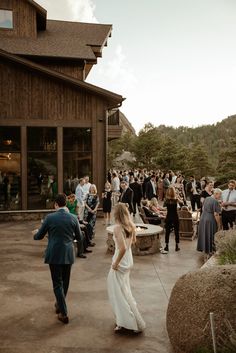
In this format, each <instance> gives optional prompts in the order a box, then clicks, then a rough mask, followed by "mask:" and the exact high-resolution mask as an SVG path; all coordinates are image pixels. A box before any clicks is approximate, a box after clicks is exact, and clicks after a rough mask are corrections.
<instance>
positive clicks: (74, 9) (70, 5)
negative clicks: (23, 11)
mask: <svg viewBox="0 0 236 353" xmlns="http://www.w3.org/2000/svg"><path fill="white" fill-rule="evenodd" d="M37 2H38V3H39V5H41V6H42V7H44V8H45V9H46V10H47V12H48V18H50V19H55V20H65V21H80V22H93V23H94V22H95V23H97V22H98V20H97V19H96V17H95V15H94V11H95V4H94V3H93V1H92V0H37Z"/></svg>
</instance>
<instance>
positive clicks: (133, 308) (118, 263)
mask: <svg viewBox="0 0 236 353" xmlns="http://www.w3.org/2000/svg"><path fill="white" fill-rule="evenodd" d="M114 218H115V223H116V225H115V228H114V232H113V239H114V242H115V254H114V256H113V258H112V265H111V269H110V272H109V274H108V278H107V285H108V296H109V301H110V303H111V306H112V309H113V312H114V314H115V318H116V328H115V331H119V330H120V329H122V328H126V329H129V330H133V331H135V332H141V331H142V330H143V329H144V328H145V326H146V325H145V322H144V321H143V318H142V316H141V315H140V313H139V311H138V308H137V304H136V302H135V299H134V297H133V296H132V292H131V288H130V281H129V274H130V269H131V268H132V266H133V256H132V250H131V246H132V243H135V241H136V236H135V225H134V223H133V222H132V221H131V218H130V214H129V211H128V208H127V207H126V205H125V204H122V203H120V204H118V205H116V206H115V210H114Z"/></svg>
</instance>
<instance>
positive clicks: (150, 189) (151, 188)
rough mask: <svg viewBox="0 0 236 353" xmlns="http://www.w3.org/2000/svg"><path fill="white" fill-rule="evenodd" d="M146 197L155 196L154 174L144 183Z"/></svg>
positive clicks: (149, 198)
mask: <svg viewBox="0 0 236 353" xmlns="http://www.w3.org/2000/svg"><path fill="white" fill-rule="evenodd" d="M146 197H147V199H148V200H151V199H152V198H153V197H156V198H157V184H156V176H155V174H153V175H152V176H151V179H150V180H149V181H148V182H147V184H146Z"/></svg>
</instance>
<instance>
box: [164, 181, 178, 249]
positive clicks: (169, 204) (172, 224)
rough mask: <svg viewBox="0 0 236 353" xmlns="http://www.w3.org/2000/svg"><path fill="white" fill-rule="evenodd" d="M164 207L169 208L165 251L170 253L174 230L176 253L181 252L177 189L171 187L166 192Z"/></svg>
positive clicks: (166, 222) (166, 221)
mask: <svg viewBox="0 0 236 353" xmlns="http://www.w3.org/2000/svg"><path fill="white" fill-rule="evenodd" d="M164 206H165V207H166V208H167V214H166V220H165V243H166V246H165V248H164V250H165V251H169V238H170V232H171V230H172V228H174V232H175V251H179V250H180V248H179V216H178V213H177V206H178V198H177V195H176V193H175V188H174V187H173V186H169V188H168V189H167V191H166V198H165V202H164Z"/></svg>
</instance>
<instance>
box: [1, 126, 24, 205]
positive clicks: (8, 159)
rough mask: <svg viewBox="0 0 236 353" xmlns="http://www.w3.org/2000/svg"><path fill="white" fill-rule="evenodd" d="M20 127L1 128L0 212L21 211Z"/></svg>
mask: <svg viewBox="0 0 236 353" xmlns="http://www.w3.org/2000/svg"><path fill="white" fill-rule="evenodd" d="M20 145H21V144H20V127H8V126H0V210H2V211H3V210H18V209H21V154H20V151H21V148H20Z"/></svg>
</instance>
